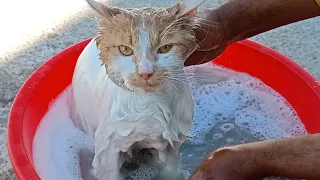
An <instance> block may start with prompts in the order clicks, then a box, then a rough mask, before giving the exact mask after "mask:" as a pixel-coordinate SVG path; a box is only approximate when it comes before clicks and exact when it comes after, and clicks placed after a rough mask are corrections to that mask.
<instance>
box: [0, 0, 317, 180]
mask: <svg viewBox="0 0 320 180" xmlns="http://www.w3.org/2000/svg"><path fill="white" fill-rule="evenodd" d="M222 1H223V0H207V1H206V3H205V4H204V5H203V6H202V7H201V8H204V7H216V6H218V5H219V4H221V3H222ZM175 2H177V0H152V1H151V0H110V2H109V3H110V4H111V5H115V6H120V7H141V6H150V4H151V5H152V6H155V5H158V6H166V5H168V4H173V3H175ZM0 22H1V24H2V25H1V28H0V179H1V180H7V179H8V180H9V179H16V177H15V175H14V172H13V170H12V167H11V164H10V161H9V158H8V153H7V149H6V128H7V118H8V113H9V109H10V106H11V104H12V101H13V99H14V97H15V95H16V93H17V91H18V90H19V88H20V87H21V85H22V83H23V82H24V81H25V80H26V79H27V78H28V77H29V75H30V74H31V73H32V72H33V71H34V70H35V69H36V68H37V67H39V65H41V64H42V63H43V62H44V61H46V60H47V59H49V58H50V57H52V56H53V55H54V54H56V53H58V52H59V51H61V50H63V49H64V48H66V47H68V46H70V45H72V44H74V43H77V42H79V41H81V40H84V39H86V38H89V37H92V36H94V35H95V31H96V23H95V22H94V20H93V19H92V11H91V10H90V9H89V8H87V5H86V3H85V1H84V0H55V1H45V0H28V1H23V0H18V1H3V2H1V6H0ZM252 39H253V40H256V41H258V42H260V43H263V44H265V45H267V46H269V47H271V48H273V49H275V50H277V51H279V52H281V53H283V54H285V55H286V56H288V57H290V58H291V59H293V60H294V61H295V62H297V63H298V64H299V65H301V66H302V67H304V68H305V69H307V70H308V71H309V72H310V73H311V74H312V75H313V76H314V77H316V78H317V79H318V80H319V79H320V51H319V47H320V18H314V19H310V20H306V21H303V22H299V23H295V24H292V25H288V26H285V27H282V28H279V29H276V30H273V31H270V32H267V33H264V34H261V35H259V36H256V37H253V38H252ZM271 71H272V69H270V72H271Z"/></svg>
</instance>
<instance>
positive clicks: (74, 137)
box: [33, 89, 93, 180]
mask: <svg viewBox="0 0 320 180" xmlns="http://www.w3.org/2000/svg"><path fill="white" fill-rule="evenodd" d="M69 92H70V89H66V91H65V92H63V93H62V94H61V95H60V96H59V97H58V98H57V100H56V101H55V102H53V103H52V106H51V107H50V109H49V111H48V113H47V114H46V115H45V116H44V117H43V119H42V120H41V123H40V125H39V126H38V128H37V131H36V134H35V137H34V140H33V160H34V165H35V169H36V171H37V173H38V175H39V176H40V178H41V179H42V180H57V179H64V180H69V179H70V180H78V179H79V180H80V179H82V178H81V173H80V166H79V156H78V153H79V150H80V149H81V148H89V149H91V150H93V149H92V147H93V140H92V139H90V138H89V137H88V136H86V135H85V134H84V133H83V132H82V131H80V130H78V129H76V128H75V127H74V126H73V124H72V122H71V119H70V118H69V114H68V108H67V97H68V94H69Z"/></svg>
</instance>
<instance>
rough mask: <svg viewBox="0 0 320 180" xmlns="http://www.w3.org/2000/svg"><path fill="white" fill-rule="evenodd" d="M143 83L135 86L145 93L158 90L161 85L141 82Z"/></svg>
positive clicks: (152, 82)
mask: <svg viewBox="0 0 320 180" xmlns="http://www.w3.org/2000/svg"><path fill="white" fill-rule="evenodd" d="M142 81H144V83H141V84H140V85H137V87H138V88H140V89H142V90H143V91H145V92H154V91H156V90H157V89H159V88H160V86H161V84H160V83H158V82H154V81H150V80H142Z"/></svg>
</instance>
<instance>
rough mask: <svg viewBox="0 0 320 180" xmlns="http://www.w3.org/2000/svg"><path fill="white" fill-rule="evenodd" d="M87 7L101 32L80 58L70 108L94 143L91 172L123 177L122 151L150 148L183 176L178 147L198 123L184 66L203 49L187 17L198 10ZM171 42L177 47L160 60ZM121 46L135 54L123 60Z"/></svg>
mask: <svg viewBox="0 0 320 180" xmlns="http://www.w3.org/2000/svg"><path fill="white" fill-rule="evenodd" d="M194 2H198V1H193V3H194ZM89 4H90V5H91V6H92V7H93V8H94V9H95V10H96V11H97V12H98V13H99V16H98V19H97V20H98V24H99V26H98V27H99V31H98V35H97V36H96V37H95V38H94V39H93V40H92V41H91V42H90V43H89V44H88V45H87V47H86V48H85V49H84V50H83V52H82V53H81V55H80V56H79V58H78V62H77V65H76V68H75V71H74V76H73V80H72V91H73V92H72V95H71V96H70V100H69V103H70V104H69V105H70V106H69V107H70V115H71V118H72V120H73V122H74V124H75V126H76V127H77V128H79V129H81V130H83V131H84V132H86V133H87V134H88V135H90V136H92V137H94V139H95V156H94V159H93V164H92V165H93V173H94V174H95V176H96V177H97V178H98V179H101V180H119V179H122V177H121V175H120V168H121V166H122V164H123V163H124V161H125V159H124V158H125V157H123V156H122V155H121V154H122V152H124V153H127V154H128V155H129V156H131V155H132V151H133V150H135V149H141V148H152V149H155V150H156V154H157V155H158V157H159V158H160V160H161V161H162V162H163V163H164V164H165V165H166V169H165V170H169V171H170V172H172V176H171V177H172V178H173V177H174V176H175V175H177V176H180V175H181V174H180V173H179V172H177V165H178V159H179V154H178V149H179V147H180V145H181V144H182V143H183V142H184V141H185V138H186V136H187V135H188V133H189V129H190V127H191V124H192V119H193V100H192V97H191V93H190V90H189V86H188V84H187V80H186V76H185V74H184V71H183V66H184V61H185V60H186V58H187V57H188V56H189V55H190V54H191V53H192V52H193V51H194V50H195V49H196V47H197V44H196V40H195V38H194V34H193V31H192V25H193V24H192V23H193V18H192V16H189V14H188V13H189V12H190V10H192V9H194V8H196V7H193V8H192V9H190V10H188V11H187V12H185V11H186V8H187V6H186V5H184V4H178V5H176V6H173V7H172V8H169V9H164V8H144V9H130V10H126V9H117V8H111V7H106V6H104V5H101V4H97V2H94V1H89ZM191 12H194V11H191ZM165 44H173V48H172V49H171V51H170V52H168V53H167V54H160V55H159V54H158V53H157V49H158V48H159V47H160V46H162V45H165ZM120 45H125V46H128V47H130V48H131V49H133V51H134V52H135V53H134V55H132V56H129V57H128V56H126V57H124V56H122V55H121V54H120V53H119V50H118V46H120ZM101 64H102V65H101ZM150 65H151V66H152V68H151V67H150ZM150 69H151V70H152V71H153V75H152V76H151V78H150V79H149V80H147V81H146V80H144V79H142V78H141V76H140V74H139V73H141V72H143V71H148V70H150Z"/></svg>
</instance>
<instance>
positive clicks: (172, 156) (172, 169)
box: [159, 145, 183, 180]
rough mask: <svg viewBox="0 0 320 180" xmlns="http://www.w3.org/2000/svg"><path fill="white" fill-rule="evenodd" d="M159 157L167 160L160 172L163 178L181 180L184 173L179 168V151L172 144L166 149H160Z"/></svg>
mask: <svg viewBox="0 0 320 180" xmlns="http://www.w3.org/2000/svg"><path fill="white" fill-rule="evenodd" d="M159 158H160V160H161V161H162V162H163V161H164V160H165V166H164V168H163V169H162V170H161V171H160V172H159V175H160V177H161V179H168V178H169V179H172V180H181V179H183V174H182V172H181V170H179V168H178V167H179V152H178V150H176V149H174V148H173V147H172V146H171V145H168V147H167V148H166V149H165V150H161V151H159Z"/></svg>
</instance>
